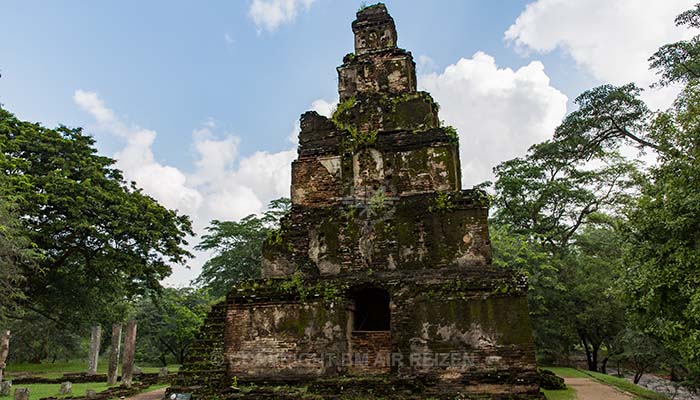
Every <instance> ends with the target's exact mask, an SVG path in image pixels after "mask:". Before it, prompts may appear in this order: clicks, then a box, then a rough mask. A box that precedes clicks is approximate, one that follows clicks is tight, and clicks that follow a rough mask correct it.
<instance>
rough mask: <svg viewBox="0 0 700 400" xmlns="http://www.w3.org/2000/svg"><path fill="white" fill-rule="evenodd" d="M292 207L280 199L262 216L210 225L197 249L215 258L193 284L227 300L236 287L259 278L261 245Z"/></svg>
mask: <svg viewBox="0 0 700 400" xmlns="http://www.w3.org/2000/svg"><path fill="white" fill-rule="evenodd" d="M290 207H291V201H290V200H289V199H287V198H280V199H277V200H273V201H272V202H270V205H269V206H268V210H267V211H266V212H265V213H263V214H262V216H257V215H254V214H253V215H249V216H247V217H245V218H243V219H242V220H240V221H218V220H214V221H211V225H210V226H209V227H207V232H208V233H207V234H206V235H204V236H203V237H202V241H201V242H200V243H199V244H198V245H197V247H196V249H198V250H205V251H212V252H213V253H214V255H213V256H212V257H211V258H210V259H209V260H207V262H206V263H205V264H204V266H203V267H202V272H201V273H200V275H199V276H198V277H197V279H195V280H194V283H195V284H197V285H200V286H203V287H205V288H207V289H208V290H209V291H210V293H211V295H212V296H214V297H221V296H225V295H226V293H228V291H229V289H230V288H231V286H232V285H233V284H235V283H236V282H239V281H241V280H245V279H253V278H259V277H260V273H261V260H262V244H263V241H265V238H267V236H268V235H270V234H271V233H272V232H273V231H274V230H275V229H277V228H278V227H279V222H280V219H281V218H282V217H284V216H285V215H286V214H287V213H288V211H289V208H290Z"/></svg>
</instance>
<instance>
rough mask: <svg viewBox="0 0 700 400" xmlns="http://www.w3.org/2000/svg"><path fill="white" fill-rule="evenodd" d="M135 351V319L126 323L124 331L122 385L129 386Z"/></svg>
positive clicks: (132, 374)
mask: <svg viewBox="0 0 700 400" xmlns="http://www.w3.org/2000/svg"><path fill="white" fill-rule="evenodd" d="M135 353H136V321H135V320H133V319H132V320H130V321H129V322H127V323H126V332H124V356H123V357H122V385H123V386H126V387H131V380H132V379H133V377H134V355H135Z"/></svg>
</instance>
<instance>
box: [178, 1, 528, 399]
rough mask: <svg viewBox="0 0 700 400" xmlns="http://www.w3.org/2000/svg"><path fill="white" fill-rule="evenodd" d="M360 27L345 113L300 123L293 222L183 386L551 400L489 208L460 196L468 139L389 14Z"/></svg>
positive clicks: (521, 294)
mask: <svg viewBox="0 0 700 400" xmlns="http://www.w3.org/2000/svg"><path fill="white" fill-rule="evenodd" d="M352 27H353V32H354V34H355V52H354V53H351V54H348V55H347V56H345V58H344V59H343V64H342V65H341V66H340V67H338V80H339V83H338V91H339V96H340V103H339V104H338V105H337V108H336V110H335V111H334V113H333V115H332V116H331V117H330V118H326V117H323V116H320V115H319V114H317V113H316V112H307V113H305V114H303V115H302V116H301V121H300V126H301V131H300V134H299V148H298V157H297V159H296V160H295V161H294V162H293V163H292V186H291V198H292V208H291V211H290V213H289V215H287V216H286V217H284V218H283V219H282V221H281V223H280V228H279V229H278V230H276V231H274V232H273V233H272V234H271V235H270V236H269V237H268V238H267V239H266V241H265V243H264V245H263V254H262V275H263V279H261V280H256V281H250V282H244V283H240V284H237V285H236V287H234V288H232V290H231V292H230V293H229V295H228V297H227V301H226V302H224V303H222V304H221V305H219V306H217V307H218V308H216V309H215V310H214V311H213V312H212V314H211V315H210V317H209V318H208V320H207V321H208V322H207V323H206V325H205V327H204V328H203V331H202V333H201V334H200V339H199V341H198V342H197V343H196V344H195V345H194V346H193V347H192V349H193V351H192V354H191V355H189V356H188V360H187V362H186V363H185V364H186V365H185V366H183V373H182V374H181V375H182V379H181V382H182V383H183V384H187V383H189V384H190V385H192V384H196V385H199V387H204V388H214V387H217V386H216V385H219V386H218V387H217V388H218V393H223V392H226V390H229V389H228V388H230V386H231V383H232V382H246V381H247V382H252V381H254V382H256V384H257V385H261V386H263V385H267V384H270V382H272V383H271V384H274V385H278V384H283V383H284V384H289V385H290V386H295V387H297V388H298V386H300V385H304V386H303V387H304V390H302V391H301V392H298V393H297V392H295V393H297V394H298V396H297V395H290V396H287V397H279V394H277V393H275V392H273V393H272V394H270V396H267V397H265V396H262V395H261V396H260V397H256V395H255V394H254V393H253V394H250V395H248V394H242V393H239V394H240V396H237V397H236V396H233V397H230V398H248V399H256V398H289V399H301V398H309V397H305V396H306V394H307V393H308V394H311V395H312V397H313V398H318V396H320V397H322V398H339V397H338V396H339V394H340V393H344V392H345V391H346V390H348V388H350V391H351V392H352V393H353V396H359V397H361V398H390V399H394V398H396V399H402V400H403V399H418V398H425V397H431V396H432V397H437V398H454V397H455V396H456V395H458V394H461V395H469V396H472V397H474V398H492V399H505V398H508V399H518V398H521V399H532V398H539V397H540V395H539V389H538V386H537V383H536V365H535V359H534V349H533V341H532V335H531V327H530V322H529V316H528V308H527V300H526V284H525V282H524V281H523V280H522V279H521V278H520V277H518V276H517V275H514V274H513V273H511V272H510V271H508V270H505V269H502V268H497V267H494V266H492V265H491V243H490V239H489V233H488V221H487V218H488V206H489V201H488V196H487V195H486V193H484V192H482V191H480V190H475V189H472V190H462V188H461V172H460V171H461V167H460V160H459V144H458V140H457V134H456V131H455V130H454V128H451V127H449V126H445V124H443V123H442V122H441V121H440V119H439V116H438V111H439V106H438V104H437V103H435V101H434V100H433V99H432V97H431V96H430V95H429V94H428V93H425V92H419V91H417V90H416V78H415V64H414V62H413V59H412V56H411V53H410V52H407V51H405V50H402V49H399V48H397V47H396V42H397V35H396V29H395V26H394V21H393V19H392V18H391V17H390V16H389V15H388V13H387V11H386V7H384V5H382V4H378V5H374V6H370V7H367V8H363V9H362V10H360V11H359V12H358V14H357V19H356V20H355V21H354V22H353V25H352ZM379 302H381V304H382V305H381V307H382V308H375V309H374V310H375V311H376V310H379V311H380V312H379V313H377V314H375V315H373V316H372V317H371V318H370V317H369V314H370V312H369V311H367V310H371V309H372V308H371V307H372V306H373V305H375V306H376V304H375V303H379ZM387 304H388V306H387ZM356 306H357V307H356ZM377 307H379V306H377ZM387 307H388V310H387ZM359 310H362V312H360V311H359ZM360 315H365V317H364V319H361V321H364V322H357V321H355V317H357V316H360ZM377 315H379V316H381V317H377ZM387 315H389V317H388V318H389V319H390V320H389V321H387V319H386V317H385V316H387ZM372 318H378V319H379V322H380V323H376V324H369V323H365V322H366V321H368V320H370V321H373V322H376V321H375V320H373V319H372ZM358 329H359V330H358ZM372 329H374V330H372ZM377 329H380V330H377ZM212 355H213V356H212ZM212 391H216V390H210V391H209V392H212ZM307 391H308V392H307ZM251 393H252V392H251ZM276 396H278V397H276ZM314 396H315V397H314ZM362 396H364V397H362ZM340 398H342V397H340ZM469 398H471V397H469Z"/></svg>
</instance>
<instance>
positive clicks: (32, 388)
mask: <svg viewBox="0 0 700 400" xmlns="http://www.w3.org/2000/svg"><path fill="white" fill-rule="evenodd" d="M18 387H22V388H25V387H26V388H29V398H30V399H40V398H42V397H49V396H58V389H59V388H60V387H61V385H60V384H58V383H56V384H34V385H13V386H12V394H14V392H15V389H16V388H18ZM107 388H108V386H107V383H105V382H95V383H74V384H73V396H85V391H86V390H87V389H92V390H95V391H97V392H101V391H103V390H105V389H107ZM64 397H65V396H64ZM10 398H11V396H5V397H0V399H10Z"/></svg>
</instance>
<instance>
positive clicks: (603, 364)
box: [600, 357, 608, 375]
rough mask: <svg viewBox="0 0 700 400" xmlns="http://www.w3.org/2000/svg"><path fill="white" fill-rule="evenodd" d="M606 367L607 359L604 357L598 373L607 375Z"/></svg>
mask: <svg viewBox="0 0 700 400" xmlns="http://www.w3.org/2000/svg"><path fill="white" fill-rule="evenodd" d="M607 367H608V357H605V358H604V359H603V363H602V364H601V365H600V372H601V373H603V374H606V375H607V374H608V371H607Z"/></svg>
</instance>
